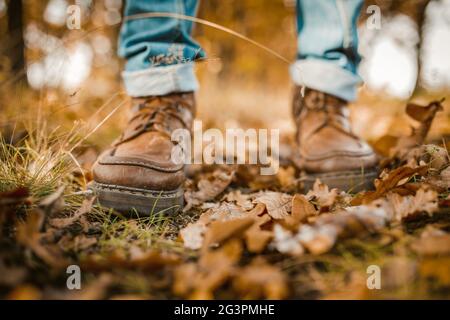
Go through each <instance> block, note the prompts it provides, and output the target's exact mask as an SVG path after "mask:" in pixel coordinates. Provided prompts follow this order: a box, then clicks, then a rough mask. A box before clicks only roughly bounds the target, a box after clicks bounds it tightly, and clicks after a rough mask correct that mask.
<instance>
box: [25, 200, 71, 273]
mask: <svg viewBox="0 0 450 320" xmlns="http://www.w3.org/2000/svg"><path fill="white" fill-rule="evenodd" d="M43 224H44V213H43V212H42V211H41V210H40V209H35V210H33V211H31V212H29V213H28V214H27V217H26V219H25V221H24V222H18V223H17V226H16V230H17V232H16V239H17V242H19V243H20V244H22V245H24V246H25V247H27V248H29V249H31V250H32V251H33V252H34V253H35V254H36V256H38V257H39V258H40V259H42V261H44V262H45V263H46V264H47V265H49V266H52V267H55V268H62V267H64V266H67V261H66V260H65V259H64V258H63V257H62V253H61V252H60V251H58V250H56V248H55V247H54V246H49V245H47V246H44V245H42V244H41V236H42V234H41V233H40V231H41V229H42V227H43ZM52 248H53V250H52Z"/></svg>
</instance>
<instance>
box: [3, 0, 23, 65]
mask: <svg viewBox="0 0 450 320" xmlns="http://www.w3.org/2000/svg"><path fill="white" fill-rule="evenodd" d="M4 45H5V46H6V48H7V50H6V55H7V57H8V58H9V61H10V63H11V71H12V72H13V73H16V72H20V71H21V70H22V69H23V67H24V66H25V55H24V49H25V45H24V40H23V3H22V0H10V1H9V3H8V38H7V43H5V44H4Z"/></svg>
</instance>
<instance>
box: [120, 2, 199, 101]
mask: <svg viewBox="0 0 450 320" xmlns="http://www.w3.org/2000/svg"><path fill="white" fill-rule="evenodd" d="M197 6H198V1H197V0H127V1H126V5H125V13H124V16H125V17H130V16H133V15H136V14H143V13H147V12H153V13H155V12H164V13H176V14H181V15H186V16H195V14H196V11H197ZM192 27H193V23H192V22H189V21H186V20H182V19H177V18H174V17H157V18H155V17H152V18H139V19H135V20H134V19H132V20H126V21H125V22H124V24H123V25H122V29H121V32H120V39H119V55H120V56H121V57H123V58H125V59H126V60H127V62H126V65H125V70H124V72H123V73H122V76H123V79H124V84H125V88H126V90H127V92H128V94H129V95H130V96H132V97H142V96H150V95H164V94H168V93H171V92H187V91H194V90H196V89H197V88H198V83H197V79H196V77H195V74H194V65H193V61H194V60H196V59H199V58H202V57H204V56H205V54H204V52H203V51H202V49H201V48H200V46H199V45H198V44H197V43H196V42H195V41H194V40H193V39H192V36H191V33H192Z"/></svg>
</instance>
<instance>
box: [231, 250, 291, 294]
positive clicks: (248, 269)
mask: <svg viewBox="0 0 450 320" xmlns="http://www.w3.org/2000/svg"><path fill="white" fill-rule="evenodd" d="M233 288H234V290H235V291H236V292H237V293H238V294H239V295H240V297H241V298H242V299H271V300H279V299H285V298H287V296H288V294H289V289H288V285H287V279H286V276H285V275H284V274H283V272H281V270H280V269H278V268H277V267H275V266H273V265H270V264H268V263H267V262H266V261H265V260H264V259H262V258H256V259H254V260H253V261H252V262H251V263H250V264H249V265H248V266H245V267H243V268H241V269H240V270H239V272H237V274H236V276H235V278H234V279H233Z"/></svg>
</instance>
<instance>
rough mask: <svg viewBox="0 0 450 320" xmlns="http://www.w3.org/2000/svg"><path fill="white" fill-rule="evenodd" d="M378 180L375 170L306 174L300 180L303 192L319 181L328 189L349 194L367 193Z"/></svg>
mask: <svg viewBox="0 0 450 320" xmlns="http://www.w3.org/2000/svg"><path fill="white" fill-rule="evenodd" d="M376 178H378V170H377V169H376V168H373V169H369V170H366V171H361V170H353V171H340V172H333V173H314V174H312V173H306V174H305V175H304V176H303V177H302V178H301V180H302V181H303V183H304V188H305V191H308V190H310V189H312V188H313V186H314V183H315V182H316V180H317V179H319V180H320V181H321V182H322V183H324V184H326V185H327V186H328V187H330V188H337V189H339V190H342V191H347V192H349V193H358V192H360V191H369V190H373V189H374V184H373V182H374V180H375V179H376Z"/></svg>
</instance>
